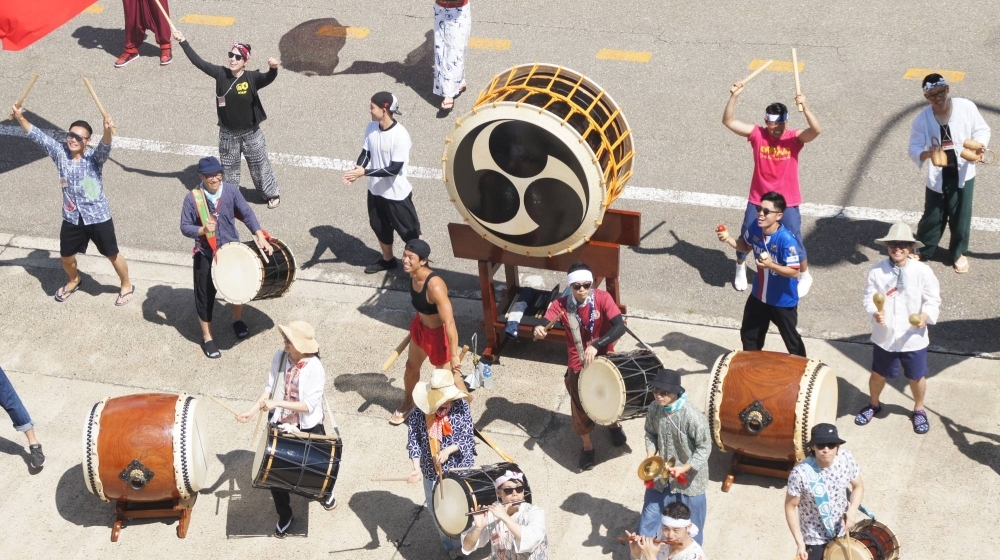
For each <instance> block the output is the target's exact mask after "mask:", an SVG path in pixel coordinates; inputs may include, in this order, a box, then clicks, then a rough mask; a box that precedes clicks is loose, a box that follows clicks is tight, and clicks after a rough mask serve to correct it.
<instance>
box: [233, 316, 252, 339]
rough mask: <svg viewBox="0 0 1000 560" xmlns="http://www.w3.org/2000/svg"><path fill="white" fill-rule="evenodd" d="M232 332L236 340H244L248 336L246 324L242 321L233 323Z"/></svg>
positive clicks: (248, 331)
mask: <svg viewBox="0 0 1000 560" xmlns="http://www.w3.org/2000/svg"><path fill="white" fill-rule="evenodd" d="M233 332H234V333H236V338H238V339H240V340H244V339H245V338H247V337H248V336H250V329H249V328H247V324H246V323H244V322H243V321H233Z"/></svg>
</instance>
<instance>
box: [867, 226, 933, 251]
mask: <svg viewBox="0 0 1000 560" xmlns="http://www.w3.org/2000/svg"><path fill="white" fill-rule="evenodd" d="M890 241H897V242H898V241H902V242H905V243H913V246H914V247H916V248H917V249H919V248H921V247H923V246H924V244H923V243H921V242H919V241H917V240H916V239H914V238H913V232H912V231H910V226H908V225H906V224H893V225H892V227H891V228H889V234H888V235H886V236H885V237H883V238H881V239H876V240H875V243H878V244H879V245H886V244H888V243H889V242H890Z"/></svg>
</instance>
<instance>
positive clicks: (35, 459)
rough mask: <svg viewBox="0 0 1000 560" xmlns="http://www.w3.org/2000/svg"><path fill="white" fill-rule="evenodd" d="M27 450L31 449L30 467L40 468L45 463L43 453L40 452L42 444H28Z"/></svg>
mask: <svg viewBox="0 0 1000 560" xmlns="http://www.w3.org/2000/svg"><path fill="white" fill-rule="evenodd" d="M28 450H29V451H31V468H33V469H40V468H42V465H44V464H45V454H44V453H42V444H40V443H36V444H35V445H29V446H28Z"/></svg>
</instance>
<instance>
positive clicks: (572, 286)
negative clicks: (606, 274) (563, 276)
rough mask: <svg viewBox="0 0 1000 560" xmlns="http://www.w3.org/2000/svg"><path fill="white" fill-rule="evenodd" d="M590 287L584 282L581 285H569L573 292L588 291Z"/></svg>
mask: <svg viewBox="0 0 1000 560" xmlns="http://www.w3.org/2000/svg"><path fill="white" fill-rule="evenodd" d="M592 285H593V284H592V283H590V282H584V283H582V284H571V285H570V287H571V288H573V289H574V290H589V289H590V287H591V286H592Z"/></svg>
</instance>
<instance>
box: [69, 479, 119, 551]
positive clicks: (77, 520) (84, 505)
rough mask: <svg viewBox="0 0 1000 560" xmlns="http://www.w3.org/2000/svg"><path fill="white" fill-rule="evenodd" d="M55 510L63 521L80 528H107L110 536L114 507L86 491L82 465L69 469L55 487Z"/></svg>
mask: <svg viewBox="0 0 1000 560" xmlns="http://www.w3.org/2000/svg"><path fill="white" fill-rule="evenodd" d="M56 510H58V511H59V515H60V516H62V518H63V519H65V520H66V521H69V522H70V523H72V524H74V525H79V526H80V527H107V528H108V536H109V537H110V535H111V520H112V519H113V518H114V511H115V507H114V505H113V504H110V503H108V504H106V503H104V502H102V501H101V499H100V498H98V497H97V496H95V495H94V494H91V493H90V492H88V491H87V485H86V483H85V482H84V481H83V465H82V464H79V463H78V464H76V465H74V466H72V467H70V468H69V469H68V470H67V471H66V472H64V473H63V475H62V476H61V477H59V483H58V484H57V485H56Z"/></svg>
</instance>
